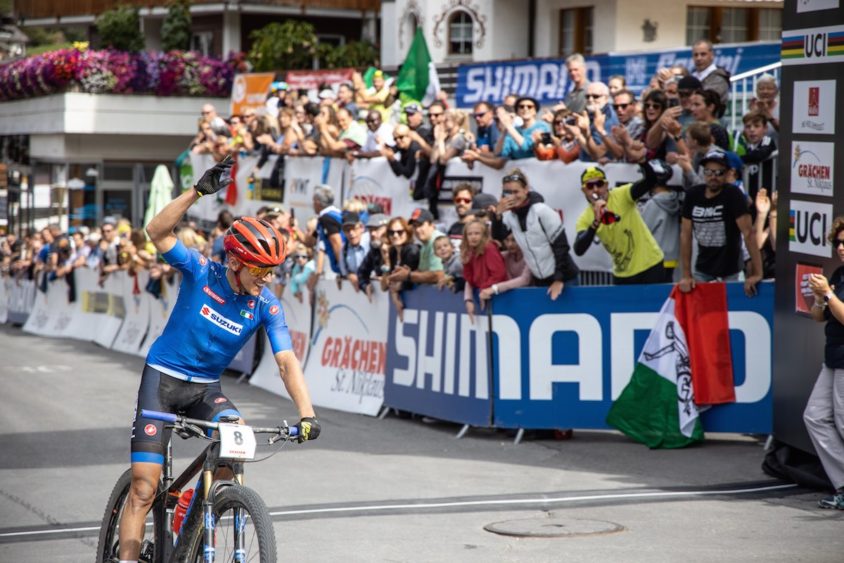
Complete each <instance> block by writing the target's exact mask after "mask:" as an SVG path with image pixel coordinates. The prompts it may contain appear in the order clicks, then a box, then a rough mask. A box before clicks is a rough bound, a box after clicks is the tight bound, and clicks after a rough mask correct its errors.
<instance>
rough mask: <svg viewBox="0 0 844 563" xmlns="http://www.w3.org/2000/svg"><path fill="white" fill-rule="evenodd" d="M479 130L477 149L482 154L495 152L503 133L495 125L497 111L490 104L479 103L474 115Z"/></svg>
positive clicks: (476, 135) (477, 132) (477, 133)
mask: <svg viewBox="0 0 844 563" xmlns="http://www.w3.org/2000/svg"><path fill="white" fill-rule="evenodd" d="M472 117H474V118H475V124H476V125H477V130H476V133H475V148H476V149H477V150H479V151H481V152H490V153H494V152H495V147H496V145H498V137H499V136H500V135H501V132H500V131H499V130H498V126H497V125H496V124H495V111H494V109H493V107H492V105H491V104H490V103H489V102H478V103H477V104H475V110H474V112H473V113H472Z"/></svg>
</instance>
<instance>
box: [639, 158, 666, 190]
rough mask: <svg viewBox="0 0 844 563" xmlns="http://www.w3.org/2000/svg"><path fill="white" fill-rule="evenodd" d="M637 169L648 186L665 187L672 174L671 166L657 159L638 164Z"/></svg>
mask: <svg viewBox="0 0 844 563" xmlns="http://www.w3.org/2000/svg"><path fill="white" fill-rule="evenodd" d="M639 168H640V169H641V171H642V176H644V178H645V181H646V182H647V183H648V185H650V186H665V185H666V184H667V183H668V180H670V179H671V176H672V175H673V174H674V170H672V168H671V165H670V164H668V163H667V162H665V161H664V160H660V159H658V158H655V159H653V160H649V161H647V162H643V163H641V164H639Z"/></svg>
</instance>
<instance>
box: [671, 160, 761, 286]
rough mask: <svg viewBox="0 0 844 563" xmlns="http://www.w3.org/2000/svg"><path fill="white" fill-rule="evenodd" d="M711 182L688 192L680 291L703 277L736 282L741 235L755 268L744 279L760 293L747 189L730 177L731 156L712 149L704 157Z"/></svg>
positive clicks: (739, 266) (682, 236)
mask: <svg viewBox="0 0 844 563" xmlns="http://www.w3.org/2000/svg"><path fill="white" fill-rule="evenodd" d="M700 162H701V165H702V166H703V176H704V180H705V182H706V183H705V184H703V185H699V186H694V187H692V188H691V189H690V190H689V191H688V192H687V193H686V201H685V202H684V204H683V223H682V226H681V230H680V261H681V267H682V272H681V276H682V277H681V279H680V283H679V285H680V290H681V291H683V292H688V291H691V290H692V289H693V288H694V286H695V283H696V282H697V281H735V280H738V279H739V273H740V272H741V270H742V264H741V240H742V237H744V244H745V246H746V247H747V251H748V252H749V253H750V263H751V268H750V272H749V274H748V275H747V277H746V279H745V282H744V291H745V293H746V294H747V295H748V296H752V295H755V293H756V284H757V283H758V282H759V281H760V280H761V279H762V257H761V255H760V253H759V247H758V246H757V244H756V235H755V234H754V231H753V225H752V222H751V219H750V211H749V209H748V206H747V199H746V198H745V196H744V193H743V192H742V191H741V190H740V189H739V188H737V187H736V186H734V185H732V184H728V183H727V182H726V175H727V171H728V170H729V168H730V165H729V160H728V159H727V155H726V154H724V153H723V152H722V151H710V152H708V153H707V154H706V155H705V156H704V157H703V158H702V159H701V161H700ZM692 233H694V237H695V239H697V243H698V255H697V261H696V262H695V267H694V271H692V267H691V262H692V260H691V258H692Z"/></svg>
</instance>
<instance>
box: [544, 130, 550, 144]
mask: <svg viewBox="0 0 844 563" xmlns="http://www.w3.org/2000/svg"><path fill="white" fill-rule="evenodd" d="M542 144H543V145H550V144H551V133H543V134H542Z"/></svg>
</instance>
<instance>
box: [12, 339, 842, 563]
mask: <svg viewBox="0 0 844 563" xmlns="http://www.w3.org/2000/svg"><path fill="white" fill-rule="evenodd" d="M0 363H2V365H0V385H2V398H3V400H2V405H3V408H2V411H0V452H2V455H0V562H2V563H6V562H42V561H43V562H48V561H49V562H87V561H92V560H93V558H94V548H95V544H96V534H97V530H98V527H99V522H100V519H101V517H102V512H103V509H104V504H105V502H106V499H107V496H108V494H109V492H110V490H111V487H112V485H113V483H114V481H115V480H116V479H117V477H118V476H119V475H120V473H121V472H122V471H123V470H124V469H125V468H126V467H127V464H128V452H129V428H130V424H131V419H132V411H133V409H134V404H135V395H136V391H137V386H138V382H139V377H140V372H141V368H142V359H140V358H136V357H132V356H126V355H123V354H117V353H113V352H110V351H106V350H103V349H101V348H99V347H98V346H96V345H93V344H89V343H82V342H77V341H71V340H53V339H45V338H39V337H35V336H31V335H27V334H24V333H22V332H21V331H20V329H17V328H11V327H7V326H2V327H0ZM223 389H224V391H225V392H226V393H227V395H228V396H229V397H230V398H231V399H232V400H233V401H234V402H235V403H236V404H237V405H238V407H239V408H240V409H241V411H242V412H243V413H244V414H245V416H246V418H247V419H248V421H249V422H250V423H252V424H255V425H270V424H273V423H274V422H277V421H278V420H279V419H281V418H287V419H288V420H290V421H293V420H295V419H296V413H295V409H294V408H293V406H292V404H291V403H289V402H288V401H286V400H284V399H281V398H278V397H275V396H273V395H270V394H268V393H267V392H265V391H262V390H260V389H255V388H252V387H250V386H249V385H247V384H240V385H238V384H237V383H236V382H235V380H234V379H233V378H227V379H226V381H225V382H224V384H223ZM319 415H320V420H321V422H322V425H323V433H324V434H323V436H322V437H321V438H320V439H319V440H317V441H315V442H313V443H310V444H305V445H302V446H299V445H291V446H289V447H287V448H285V449H284V450H282V451H281V453H280V454H279V455H276V456H275V457H272V458H271V459H269V460H266V461H264V462H261V463H257V464H253V465H250V466H249V467H248V469H247V474H246V477H247V484H248V485H249V486H251V487H253V488H254V489H256V490H257V491H258V492H259V493H260V494H261V495H262V497H263V498H264V500H265V501H266V503H267V505H268V506H269V507H270V511H271V513H272V515H273V520H274V523H275V531H276V540H277V542H278V545H279V558H280V560H282V561H297V562H300V561H301V562H311V561H315V562H322V561H325V562H350V561H361V562H364V561H366V562H370V561H373V562H376V561H377V562H380V561H390V562H394V561H414V562H415V561H424V562H428V561H449V562H453V561H461V562H462V561H467V562H474V561H478V562H481V561H483V562H489V561H530V562H544V561H600V562H604V561H625V562H626V561H647V562H659V561H666V562H669V561H670V562H674V561H680V560H684V561H718V562H724V561H766V562H768V561H807V562H813V563H814V562H826V561H829V562H841V561H842V560H844V555H842V553H844V539H842V538H844V534H842V533H841V532H842V529H844V528H842V526H844V512H836V511H824V510H819V509H817V508H815V501H816V499H817V498H818V496H819V495H818V493H816V492H814V491H805V490H801V489H799V488H796V487H792V486H788V485H783V484H782V483H779V482H776V481H773V480H771V479H770V478H768V477H767V476H766V475H765V474H764V473H763V472H762V470H761V468H760V466H761V461H762V456H763V451H762V445H761V444H760V442H759V441H758V440H756V439H753V438H750V437H745V436H736V435H717V436H708V441H707V443H706V444H705V445H703V446H701V447H696V448H690V449H686V450H680V451H649V450H648V449H646V448H644V447H643V446H640V445H637V444H634V443H632V442H630V441H629V440H627V439H625V438H624V437H623V436H620V435H618V434H616V433H611V432H586V431H575V435H574V438H573V439H572V440H567V441H556V440H527V441H524V442H522V443H521V444H518V445H515V444H513V442H512V436H510V435H508V434H507V433H505V432H500V431H491V430H478V429H472V430H470V431H469V433H468V434H467V435H466V437H464V438H463V439H460V440H456V439H455V435H456V433H457V431H458V430H459V428H458V427H457V426H455V425H451V424H445V423H429V424H426V423H423V422H422V421H419V420H406V419H399V418H396V417H394V416H389V417H387V418H386V419H384V420H377V419H373V418H370V417H366V416H360V415H352V414H346V413H341V412H336V411H327V410H323V411H320V412H319ZM174 447H175V450H176V454H177V465H179V466H183V465H184V464H185V463H186V462H187V461H189V459H190V458H191V456H192V455H193V454H195V453H196V452H197V451H198V449H199V444H190V443H187V442H182V441H181V440H179V439H176V443H175V446H174ZM496 523H498V524H499V527H500V528H503V529H505V530H515V531H524V532H528V533H531V534H537V533H538V534H540V535H546V536H547V535H555V534H557V535H559V534H565V535H563V536H561V537H527V538H525V537H516V536H510V535H501V534H496V533H492V532H489V531H487V530H486V529H485V526H488V525H490V524H496ZM501 523H503V524H501Z"/></svg>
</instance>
